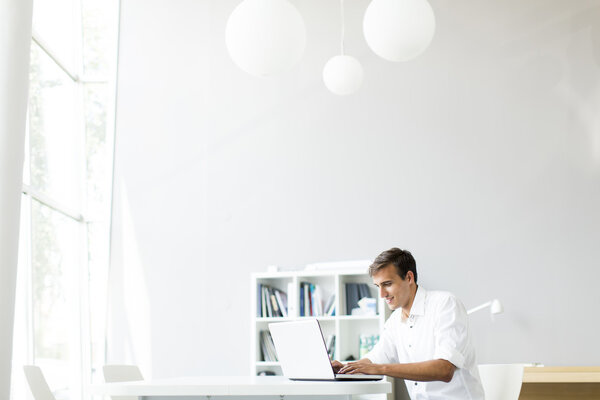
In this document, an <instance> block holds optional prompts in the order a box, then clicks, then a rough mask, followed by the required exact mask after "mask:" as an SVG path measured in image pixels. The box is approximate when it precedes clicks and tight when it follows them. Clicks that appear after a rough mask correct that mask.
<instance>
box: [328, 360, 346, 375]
mask: <svg viewBox="0 0 600 400" xmlns="http://www.w3.org/2000/svg"><path fill="white" fill-rule="evenodd" d="M331 366H332V367H333V372H335V373H336V374H337V373H338V371H339V370H340V369H342V368H343V367H344V364H342V363H341V362H339V361H337V360H333V361H332V362H331Z"/></svg>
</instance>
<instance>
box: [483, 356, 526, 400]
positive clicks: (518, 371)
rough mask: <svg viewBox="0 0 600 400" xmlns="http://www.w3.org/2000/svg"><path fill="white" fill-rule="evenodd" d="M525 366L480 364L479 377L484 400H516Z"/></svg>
mask: <svg viewBox="0 0 600 400" xmlns="http://www.w3.org/2000/svg"><path fill="white" fill-rule="evenodd" d="M524 366H525V364H481V365H479V376H480V378H481V384H482V386H483V392H484V393H485V399H486V400H518V398H519V394H520V393H521V384H522V383H523V368H524Z"/></svg>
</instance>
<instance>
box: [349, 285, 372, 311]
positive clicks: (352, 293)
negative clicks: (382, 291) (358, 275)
mask: <svg viewBox="0 0 600 400" xmlns="http://www.w3.org/2000/svg"><path fill="white" fill-rule="evenodd" d="M363 297H368V298H373V297H372V296H371V290H370V289H369V286H368V285H367V284H366V283H346V314H347V315H352V310H353V309H354V308H358V301H359V300H360V299H362V298H363Z"/></svg>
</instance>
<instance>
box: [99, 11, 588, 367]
mask: <svg viewBox="0 0 600 400" xmlns="http://www.w3.org/2000/svg"><path fill="white" fill-rule="evenodd" d="M237 3H238V1H237V0H236V1H233V0H227V1H225V0H213V1H203V0H122V15H121V18H122V22H121V40H120V46H121V48H120V57H121V58H120V63H119V67H120V71H119V85H118V93H119V94H118V111H117V141H116V171H115V178H116V182H115V193H114V195H115V202H114V217H113V241H112V244H113V248H112V250H113V254H112V272H113V279H114V282H113V285H114V286H113V292H112V294H113V296H114V297H113V312H114V314H113V319H112V324H113V326H112V329H111V332H112V334H113V336H112V338H111V353H110V359H109V361H114V362H122V361H127V360H128V359H129V358H131V359H133V361H135V362H138V363H140V364H142V365H143V366H144V367H145V369H146V371H145V372H146V374H148V375H149V374H150V373H152V374H153V375H154V376H173V375H184V374H188V375H189V374H211V375H223V374H231V375H239V374H246V373H248V372H249V362H250V359H249V354H248V353H249V339H248V336H249V330H250V318H249V297H250V283H249V279H250V273H251V272H253V271H260V270H263V269H264V268H265V267H266V265H269V264H279V265H282V266H285V267H300V266H303V265H304V264H306V263H309V262H316V261H328V260H347V259H364V258H374V257H375V256H376V255H377V254H378V253H379V252H380V251H382V250H385V249H387V248H389V247H392V246H399V247H402V248H407V249H410V250H411V251H412V252H413V254H414V255H415V257H416V259H417V265H418V268H419V281H420V283H421V284H422V285H423V286H425V287H427V288H429V289H447V290H450V291H453V292H455V293H456V294H457V295H458V296H460V297H461V298H462V299H463V301H464V303H465V304H466V305H467V307H469V306H475V305H477V304H479V303H482V302H484V301H486V300H488V299H491V298H494V297H498V298H500V299H501V300H502V301H503V303H504V306H505V314H503V315H501V316H500V317H499V318H497V320H496V322H495V323H493V324H492V323H491V322H490V321H489V317H488V316H487V315H485V314H483V313H480V314H475V315H473V316H472V322H473V329H474V333H475V336H476V338H477V339H476V344H477V349H478V353H479V360H480V361H481V362H542V363H545V364H546V365H592V364H597V362H598V359H599V357H600V350H599V348H598V346H597V338H596V337H597V332H598V330H599V329H600V323H599V322H598V319H597V318H596V317H595V315H596V312H595V310H594V308H593V305H598V304H600V291H598V290H597V283H598V282H599V281H600V268H598V267H599V266H600V265H599V264H600V257H599V251H598V247H599V246H598V244H599V243H600V207H599V204H600V113H598V107H599V106H600V90H599V85H600V71H599V66H600V1H577V2H574V1H569V0H560V1H558V0H555V1H548V0H535V1H534V0H532V1H526V2H524V1H521V0H504V1H485V0H484V1H481V0H453V1H445V0H431V4H432V6H433V8H434V11H435V13H436V18H437V32H436V36H435V38H434V41H433V43H432V45H431V47H430V48H429V49H428V50H427V52H426V53H424V54H423V55H422V56H420V57H419V58H418V59H416V60H414V61H412V62H408V63H404V64H395V63H389V62H386V61H384V60H382V59H379V58H378V57H376V56H375V55H374V54H373V53H372V52H371V51H370V50H369V49H368V48H367V46H366V44H365V41H364V39H363V37H362V31H361V26H362V15H363V14H364V10H365V8H366V6H367V5H368V1H367V0H352V1H346V9H347V21H346V27H347V33H348V35H347V41H346V48H347V52H348V53H349V54H351V55H354V56H356V57H358V58H359V59H360V60H361V62H362V64H363V67H364V70H365V81H364V85H363V87H362V88H361V90H360V92H358V93H357V94H355V95H353V96H349V97H337V96H334V95H332V94H330V93H329V92H327V90H326V89H325V88H324V86H323V84H322V81H321V71H322V67H323V65H324V64H325V62H326V61H327V60H328V58H329V57H331V56H333V55H335V54H336V51H337V49H338V35H339V31H338V30H339V23H338V22H339V21H338V15H339V10H338V7H339V2H338V1H334V0H327V1H324V0H302V1H300V0H294V1H293V3H294V4H295V5H296V6H297V7H298V9H299V10H300V12H301V13H302V15H303V17H304V20H305V22H306V26H307V31H308V44H307V49H306V53H305V56H304V58H303V60H302V62H301V63H300V64H299V65H297V66H296V67H295V68H294V69H293V70H292V71H290V72H288V73H285V74H283V75H281V76H278V77H275V78H273V79H257V78H253V77H251V76H248V75H246V74H244V73H243V72H242V71H240V70H239V69H238V68H237V67H236V66H235V65H234V64H233V63H232V62H231V61H230V59H229V57H228V55H227V52H226V49H225V44H224V30H225V24H226V21H227V17H228V16H229V14H230V13H231V11H232V10H233V8H234V7H235V5H236V4H237ZM124 281H125V282H126V283H125V284H123V282H124ZM123 291H124V292H125V293H126V294H127V295H126V296H123V294H122V292H123ZM132 349H133V350H132Z"/></svg>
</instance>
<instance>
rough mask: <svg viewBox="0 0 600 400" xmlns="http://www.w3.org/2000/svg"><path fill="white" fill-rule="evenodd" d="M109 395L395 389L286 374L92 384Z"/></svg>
mask: <svg viewBox="0 0 600 400" xmlns="http://www.w3.org/2000/svg"><path fill="white" fill-rule="evenodd" d="M89 389H90V393H91V394H96V395H107V396H227V395H229V396H248V395H262V396H267V395H351V394H376V393H391V391H392V385H391V383H390V382H386V381H385V380H382V381H364V382H331V381H327V382H326V381H310V382H309V381H300V382H299V381H290V380H289V379H287V378H285V377H282V376H206V377H188V378H171V379H156V380H151V381H140V382H121V383H106V384H99V385H91V386H90V387H89Z"/></svg>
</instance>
